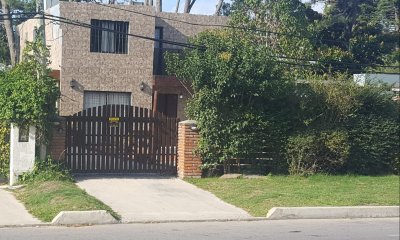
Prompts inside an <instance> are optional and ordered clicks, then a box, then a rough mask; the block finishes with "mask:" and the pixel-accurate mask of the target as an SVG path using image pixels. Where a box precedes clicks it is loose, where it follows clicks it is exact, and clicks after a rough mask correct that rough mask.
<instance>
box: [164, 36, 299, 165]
mask: <svg viewBox="0 0 400 240" xmlns="http://www.w3.org/2000/svg"><path fill="white" fill-rule="evenodd" d="M192 43H193V44H196V45H202V46H204V47H205V48H206V49H205V50H201V49H194V50H186V51H185V52H184V55H183V57H180V55H174V54H172V55H167V66H168V69H169V71H170V74H174V75H175V76H177V77H178V78H179V79H184V80H186V81H189V83H190V84H191V86H192V88H193V91H194V97H193V99H191V100H190V101H189V104H188V106H187V113H188V115H189V117H191V118H193V119H195V120H197V123H198V127H199V129H200V135H201V140H200V146H199V153H200V154H201V155H202V159H203V160H204V163H205V165H206V166H207V165H208V166H210V165H211V166H213V165H215V164H217V163H226V162H227V161H228V160H229V159H232V158H247V157H251V156H254V154H257V153H261V152H270V153H272V154H278V152H279V150H278V149H280V147H281V146H282V144H280V143H281V141H282V139H284V138H285V136H286V134H287V132H288V128H290V126H291V124H290V123H289V122H288V119H287V118H286V117H287V116H291V114H288V112H290V111H291V109H292V108H291V107H290V106H292V104H289V102H290V101H291V99H292V98H291V97H290V95H289V93H290V92H291V90H289V89H290V88H292V87H293V81H290V80H288V79H283V76H282V74H280V73H281V71H282V69H281V68H280V67H279V66H278V65H277V64H276V63H275V62H274V61H273V59H272V58H271V57H270V52H269V49H268V48H267V47H266V46H265V45H255V44H253V43H252V41H251V39H246V38H244V37H240V38H239V37H237V35H236V34H235V32H232V31H211V32H204V33H201V34H199V36H198V37H197V38H195V39H194V40H193V41H192ZM288 106H289V107H288ZM266 139H269V141H265V140H266ZM274 156H275V155H274ZM276 159H278V156H276Z"/></svg>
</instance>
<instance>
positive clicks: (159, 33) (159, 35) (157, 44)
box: [154, 27, 162, 48]
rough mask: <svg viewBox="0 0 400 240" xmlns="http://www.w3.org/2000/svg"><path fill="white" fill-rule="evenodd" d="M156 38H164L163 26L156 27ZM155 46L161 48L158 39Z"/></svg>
mask: <svg viewBox="0 0 400 240" xmlns="http://www.w3.org/2000/svg"><path fill="white" fill-rule="evenodd" d="M154 38H155V39H162V28H160V27H156V29H155V34H154ZM154 47H155V48H161V43H160V42H158V41H154Z"/></svg>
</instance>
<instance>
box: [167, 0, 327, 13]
mask: <svg viewBox="0 0 400 240" xmlns="http://www.w3.org/2000/svg"><path fill="white" fill-rule="evenodd" d="M176 1H177V0H163V11H164V12H175V8H176ZM217 2H218V0H196V2H195V4H194V5H193V8H192V10H191V11H190V13H193V14H205V15H213V14H214V12H215V6H216V5H217ZM225 2H227V3H230V2H231V0H225ZM184 5H185V0H180V8H179V12H183V6H184ZM313 9H314V10H316V11H318V12H322V10H323V3H317V4H316V5H315V6H313Z"/></svg>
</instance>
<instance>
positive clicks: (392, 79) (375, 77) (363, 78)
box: [353, 73, 400, 86]
mask: <svg viewBox="0 0 400 240" xmlns="http://www.w3.org/2000/svg"><path fill="white" fill-rule="evenodd" d="M353 79H354V82H356V83H357V84H359V85H361V86H364V85H365V84H366V83H378V82H383V83H387V84H389V85H393V84H394V83H396V82H400V74H368V73H362V74H354V75H353Z"/></svg>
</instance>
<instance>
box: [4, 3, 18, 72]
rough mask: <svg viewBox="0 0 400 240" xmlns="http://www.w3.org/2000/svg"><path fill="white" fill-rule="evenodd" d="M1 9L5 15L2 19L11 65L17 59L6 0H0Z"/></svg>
mask: <svg viewBox="0 0 400 240" xmlns="http://www.w3.org/2000/svg"><path fill="white" fill-rule="evenodd" d="M1 10H2V12H3V14H4V16H5V17H6V18H5V19H4V28H5V31H6V35H7V43H8V49H9V56H10V62H11V65H13V66H14V65H15V63H16V61H17V51H16V47H15V37H14V31H13V25H12V18H11V14H10V9H9V6H8V3H7V1H6V0H1Z"/></svg>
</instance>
